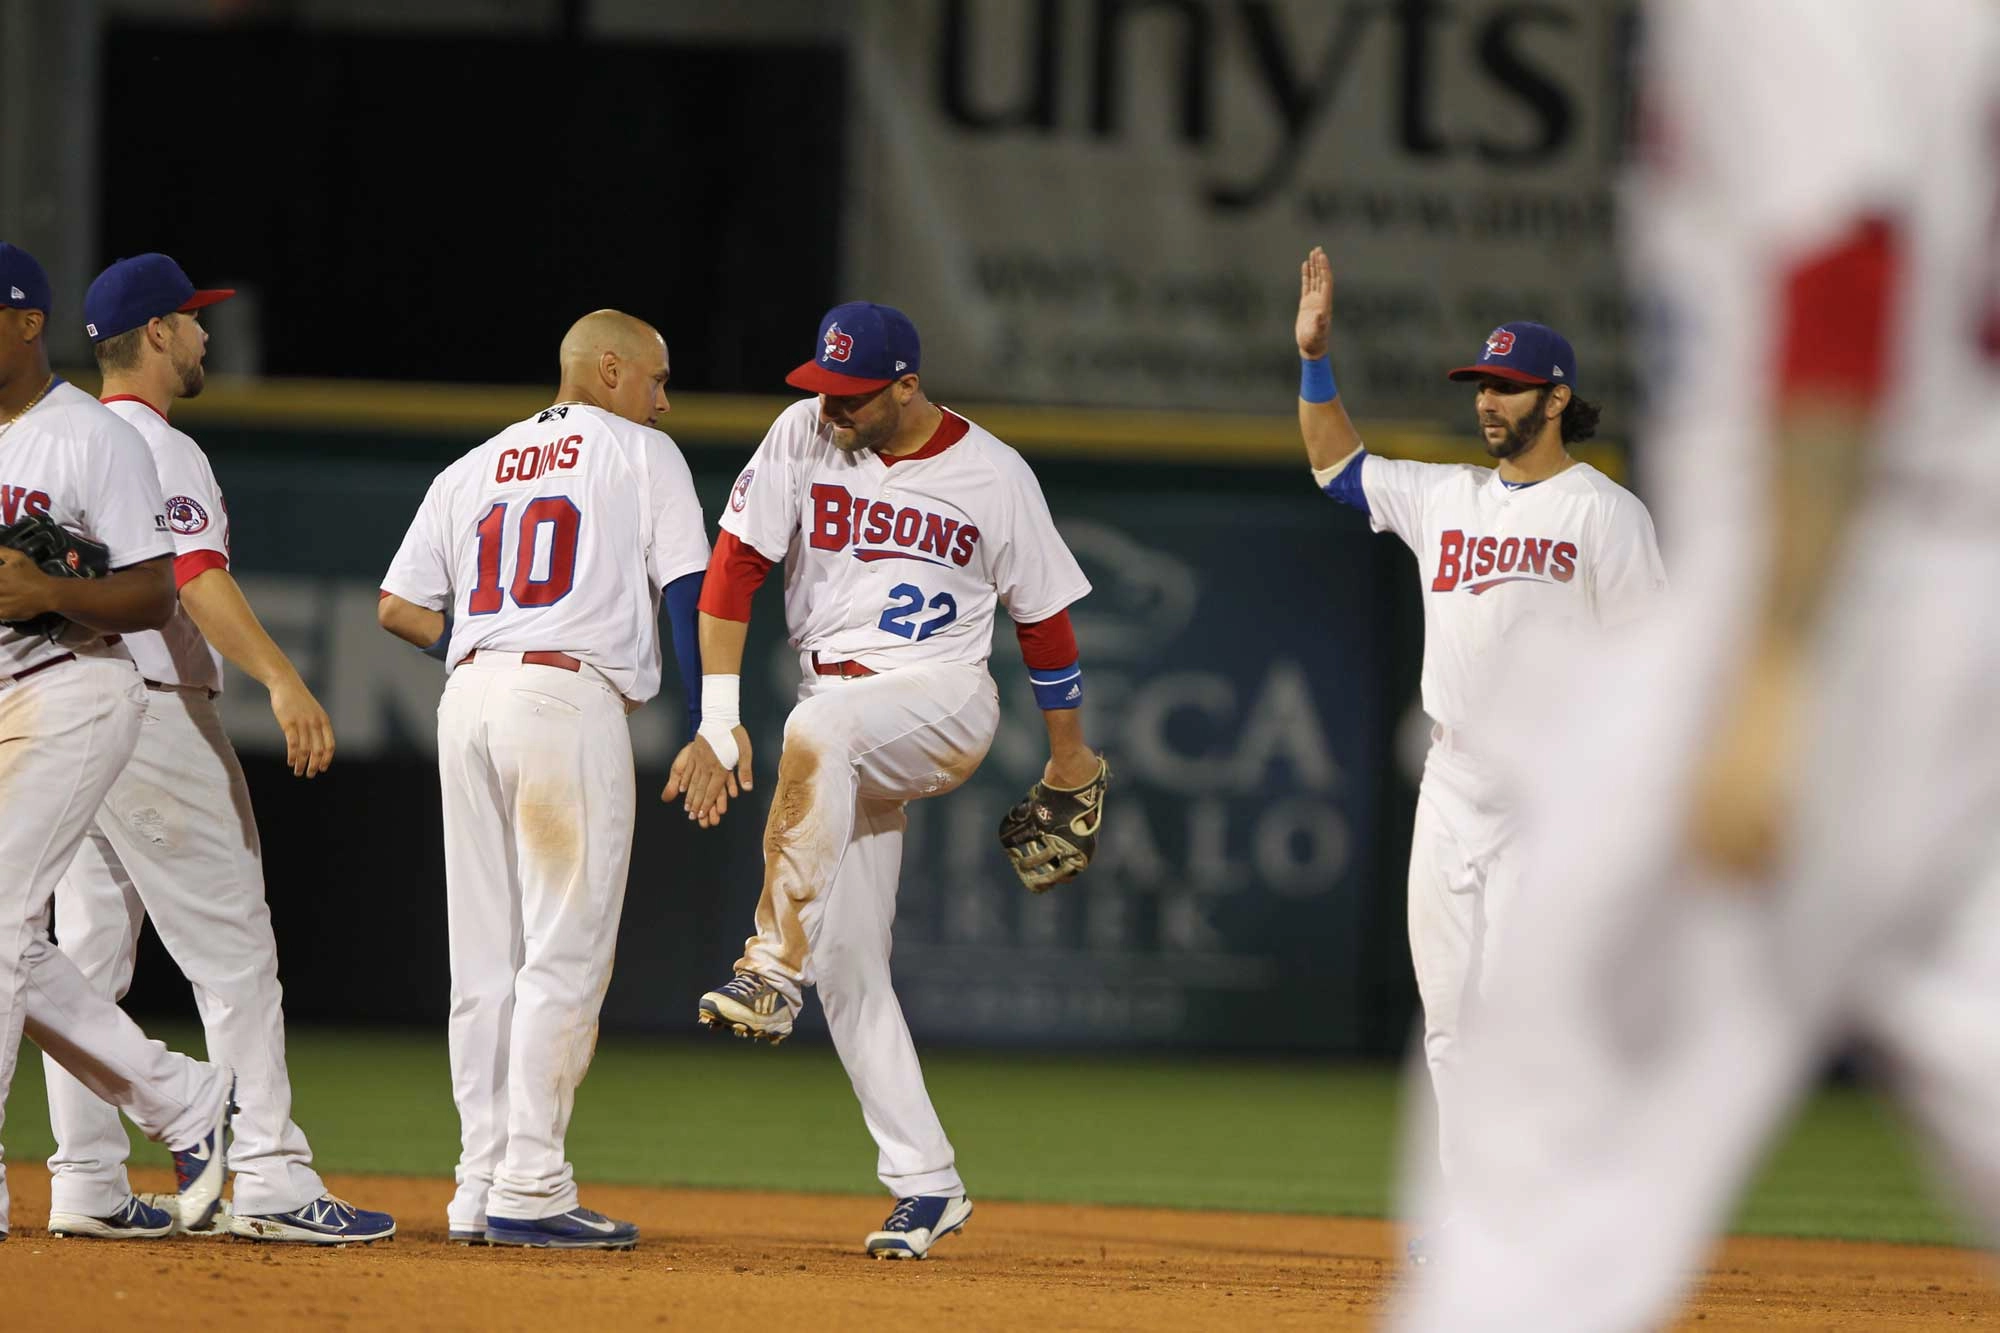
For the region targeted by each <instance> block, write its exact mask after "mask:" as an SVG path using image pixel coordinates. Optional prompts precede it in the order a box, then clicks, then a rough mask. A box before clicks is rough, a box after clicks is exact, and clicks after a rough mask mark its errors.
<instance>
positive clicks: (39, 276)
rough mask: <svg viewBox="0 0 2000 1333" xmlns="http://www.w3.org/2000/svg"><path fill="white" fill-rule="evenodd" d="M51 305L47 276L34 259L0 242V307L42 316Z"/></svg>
mask: <svg viewBox="0 0 2000 1333" xmlns="http://www.w3.org/2000/svg"><path fill="white" fill-rule="evenodd" d="M54 304H55V299H54V297H53V296H52V295H51V294H50V292H49V275H48V274H47V273H44V272H43V271H42V266H41V265H40V264H39V263H37V262H35V257H34V256H33V255H31V254H29V253H28V252H27V251H26V250H23V249H22V248H21V247H20V246H18V245H9V244H8V243H7V242H5V241H0V305H4V306H8V307H11V308H12V309H15V310H39V311H41V312H42V313H43V314H44V315H46V314H48V313H49V308H50V307H51V306H53V305H54Z"/></svg>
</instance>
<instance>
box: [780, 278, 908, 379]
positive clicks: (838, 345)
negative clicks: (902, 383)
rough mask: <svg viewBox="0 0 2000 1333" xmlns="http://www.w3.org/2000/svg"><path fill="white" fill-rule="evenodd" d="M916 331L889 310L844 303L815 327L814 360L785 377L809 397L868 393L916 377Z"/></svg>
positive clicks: (905, 318) (868, 304) (864, 303)
mask: <svg viewBox="0 0 2000 1333" xmlns="http://www.w3.org/2000/svg"><path fill="white" fill-rule="evenodd" d="M920 350H921V349H920V348H919V346H918V344H917V326H916V325H914V324H912V323H910V317H909V316H908V315H905V314H904V313H903V312H902V311H900V310H898V309H896V308H895V307H894V306H886V305H876V304H875V303H874V302H873V301H849V302H848V303H847V304H846V305H837V306H835V307H834V308H833V309H831V310H829V311H827V312H826V317H825V318H824V319H822V320H820V322H819V355H817V356H815V357H814V358H813V359H812V360H810V361H808V362H806V363H805V364H804V365H802V366H800V367H799V368H798V369H797V370H794V371H793V372H792V373H791V374H789V375H787V376H785V383H787V384H789V385H791V386H792V387H793V388H795V389H804V390H806V391H807V392H808V393H830V394H834V395H836V396H838V395H843V394H854V393H873V392H875V390H877V389H879V388H881V387H882V386H883V385H885V384H888V383H891V382H892V381H895V380H899V379H901V378H902V377H903V376H905V375H914V374H916V373H917V365H918V362H919V353H920Z"/></svg>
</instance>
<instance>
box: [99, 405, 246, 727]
mask: <svg viewBox="0 0 2000 1333" xmlns="http://www.w3.org/2000/svg"><path fill="white" fill-rule="evenodd" d="M104 405H105V406H106V407H108V408H110V409H111V410H112V411H113V412H116V413H117V414H118V415H119V416H120V417H121V418H123V419H124V420H126V421H128V422H130V423H131V425H132V428H133V429H134V430H136V431H138V432H139V435H140V437H141V438H143V439H144V440H145V441H146V444H147V445H148V446H149V447H150V448H151V449H152V451H153V466H154V467H155V468H156V469H157V470H158V471H159V474H160V490H161V492H162V493H164V494H165V496H166V515H167V527H168V528H169V529H171V530H172V532H173V543H174V586H175V587H179V586H181V585H182V584H184V583H186V582H187V581H188V580H189V579H191V578H194V577H195V576H196V575H198V574H201V573H203V572H205V571H207V570H210V569H228V568H229V509H228V507H227V506H226V505H225V504H224V503H223V500H222V487H221V486H220V485H218V484H217V483H216V480H215V469H213V468H211V467H210V466H209V465H208V455H207V454H205V453H203V452H202V451H201V446H200V445H198V444H196V443H195V442H194V441H193V440H191V439H189V438H188V436H187V435H185V434H184V433H182V432H181V431H178V430H175V429H174V428H173V426H171V425H170V424H168V422H167V419H166V418H165V417H163V416H161V415H160V414H159V413H158V412H156V411H154V410H153V407H152V405H151V404H149V403H147V402H146V401H145V400H144V399H142V398H134V397H131V396H129V395H121V396H118V397H115V398H107V399H105V400H104ZM125 646H126V647H128V648H130V649H131V650H132V661H133V663H134V664H136V665H137V666H138V668H139V674H140V675H142V676H144V677H145V678H146V679H147V680H152V681H158V682H160V683H161V684H163V685H193V686H197V687H199V688H201V689H206V690H217V691H219V690H221V689H222V654H221V653H218V652H216V651H215V649H213V648H211V647H209V645H208V640H207V639H205V638H203V637H202V634H201V630H199V629H198V628H196V626H195V623H194V620H193V619H192V618H191V617H190V616H189V615H188V613H187V609H186V608H185V607H183V606H181V605H180V603H179V602H176V603H175V604H174V615H173V619H171V620H169V621H168V622H167V623H166V624H165V625H163V626H161V627H160V628H159V629H157V630H146V631H144V632H142V633H138V634H128V635H126V636H125Z"/></svg>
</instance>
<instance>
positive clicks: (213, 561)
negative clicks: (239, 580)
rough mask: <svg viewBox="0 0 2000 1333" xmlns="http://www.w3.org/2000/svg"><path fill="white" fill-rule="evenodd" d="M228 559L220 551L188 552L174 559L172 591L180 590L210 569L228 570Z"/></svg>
mask: <svg viewBox="0 0 2000 1333" xmlns="http://www.w3.org/2000/svg"><path fill="white" fill-rule="evenodd" d="M228 568H229V557H228V556H226V555H224V554H223V553H222V552H220V551H189V552H188V553H187V554H186V555H177V556H175V557H174V591H175V592H179V591H180V590H181V589H182V588H185V587H187V585H188V584H190V583H192V582H194V580H195V579H196V578H197V577H199V576H200V575H203V574H206V573H207V572H208V571H209V570H211V569H228Z"/></svg>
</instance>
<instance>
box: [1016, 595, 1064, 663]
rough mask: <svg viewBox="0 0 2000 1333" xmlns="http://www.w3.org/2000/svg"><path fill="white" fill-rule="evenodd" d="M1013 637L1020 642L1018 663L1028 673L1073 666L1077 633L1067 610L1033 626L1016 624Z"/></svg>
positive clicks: (1038, 621)
mask: <svg viewBox="0 0 2000 1333" xmlns="http://www.w3.org/2000/svg"><path fill="white" fill-rule="evenodd" d="M1014 637H1015V638H1017V639H1019V640H1020V641H1021V660H1022V661H1023V662H1026V663H1027V664H1028V668H1029V670H1031V671H1054V670H1055V669H1056V668H1058V667H1066V666H1073V665H1074V664H1075V663H1076V660H1077V657H1078V653H1077V648H1076V630H1075V628H1074V627H1072V626H1071V625H1070V623H1069V611H1068V610H1067V609H1064V610H1061V611H1058V612H1056V613H1055V614H1054V615H1052V616H1050V617H1049V618H1048V619H1047V620H1037V621H1036V622H1035V623H1034V624H1032V625H1023V624H1019V623H1016V624H1015V626H1014Z"/></svg>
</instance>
